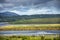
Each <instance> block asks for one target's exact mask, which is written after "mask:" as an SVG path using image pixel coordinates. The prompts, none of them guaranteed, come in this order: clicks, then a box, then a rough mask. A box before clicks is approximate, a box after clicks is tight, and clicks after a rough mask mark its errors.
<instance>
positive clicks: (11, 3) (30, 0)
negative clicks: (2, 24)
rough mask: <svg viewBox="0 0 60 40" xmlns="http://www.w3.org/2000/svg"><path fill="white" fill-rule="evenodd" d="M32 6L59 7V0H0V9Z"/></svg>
mask: <svg viewBox="0 0 60 40" xmlns="http://www.w3.org/2000/svg"><path fill="white" fill-rule="evenodd" d="M21 5H22V6H26V7H27V6H28V7H31V6H32V5H33V8H34V7H35V8H37V9H38V7H39V8H43V7H55V8H58V9H59V8H60V0H0V10H4V9H5V10H7V9H15V8H16V9H17V8H18V9H19V7H20V6H21Z"/></svg>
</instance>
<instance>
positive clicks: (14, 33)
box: [0, 30, 60, 35]
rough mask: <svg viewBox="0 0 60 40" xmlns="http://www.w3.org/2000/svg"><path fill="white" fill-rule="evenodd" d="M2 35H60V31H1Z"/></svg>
mask: <svg viewBox="0 0 60 40" xmlns="http://www.w3.org/2000/svg"><path fill="white" fill-rule="evenodd" d="M0 34H1V35H2V34H3V35H8V34H10V35H41V34H60V30H36V31H27V30H26V31H0Z"/></svg>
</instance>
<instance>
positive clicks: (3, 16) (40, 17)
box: [0, 12, 60, 24]
mask: <svg viewBox="0 0 60 40" xmlns="http://www.w3.org/2000/svg"><path fill="white" fill-rule="evenodd" d="M0 22H8V23H10V24H57V23H58V24H60V14H35V15H18V14H16V13H12V12H4V13H0Z"/></svg>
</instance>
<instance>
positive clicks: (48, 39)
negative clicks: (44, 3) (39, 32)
mask: <svg viewBox="0 0 60 40" xmlns="http://www.w3.org/2000/svg"><path fill="white" fill-rule="evenodd" d="M0 40H60V38H59V35H45V36H34V35H33V36H0Z"/></svg>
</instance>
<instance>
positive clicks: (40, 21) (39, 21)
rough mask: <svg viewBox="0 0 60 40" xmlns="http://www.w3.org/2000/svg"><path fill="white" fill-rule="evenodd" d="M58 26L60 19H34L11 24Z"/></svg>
mask: <svg viewBox="0 0 60 40" xmlns="http://www.w3.org/2000/svg"><path fill="white" fill-rule="evenodd" d="M52 23H53V24H56V23H60V18H34V19H21V20H17V21H14V22H10V24H52Z"/></svg>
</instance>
